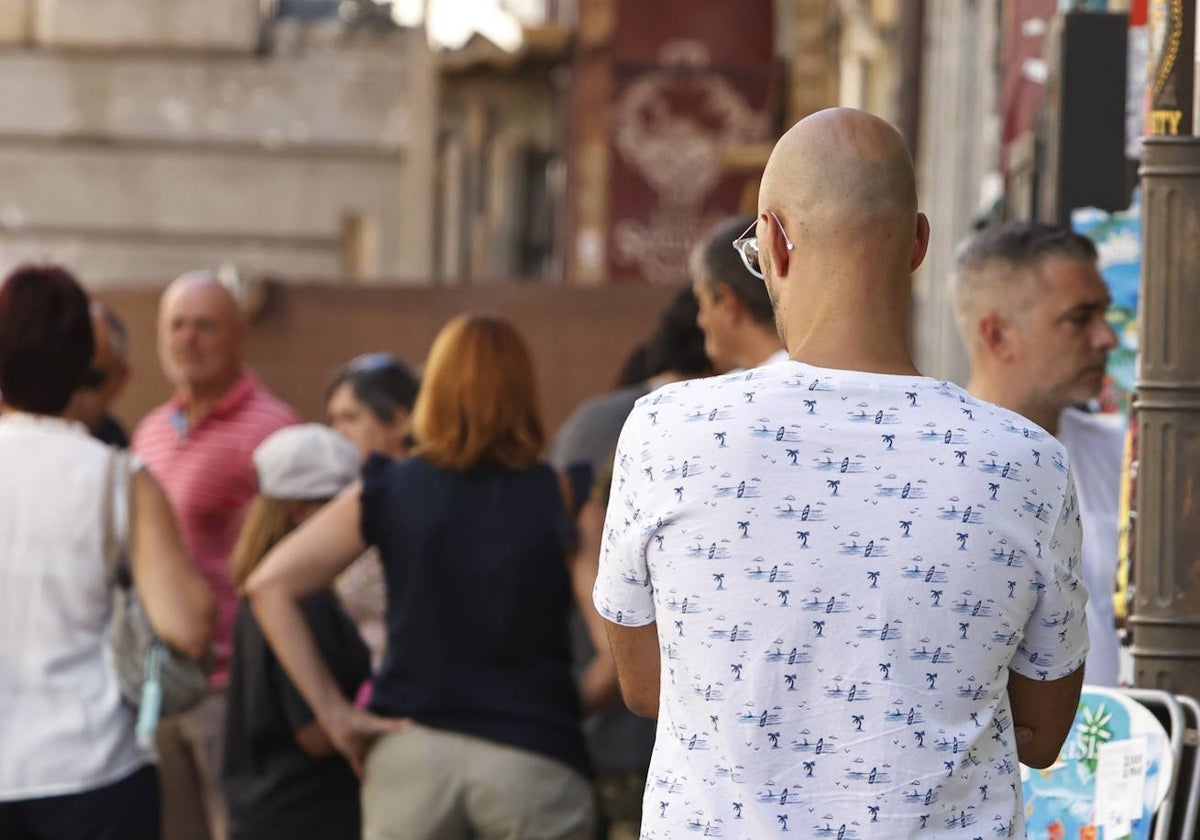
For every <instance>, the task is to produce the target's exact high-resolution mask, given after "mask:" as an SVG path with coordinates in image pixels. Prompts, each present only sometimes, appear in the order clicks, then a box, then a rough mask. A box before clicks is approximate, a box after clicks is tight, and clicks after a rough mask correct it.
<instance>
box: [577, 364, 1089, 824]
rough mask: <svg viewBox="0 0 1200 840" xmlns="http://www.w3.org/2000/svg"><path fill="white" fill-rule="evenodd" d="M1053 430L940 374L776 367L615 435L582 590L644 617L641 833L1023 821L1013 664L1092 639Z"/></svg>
mask: <svg viewBox="0 0 1200 840" xmlns="http://www.w3.org/2000/svg"><path fill="white" fill-rule="evenodd" d="M1076 507H1077V505H1076V500H1075V491H1074V487H1073V484H1072V481H1071V476H1070V471H1069V468H1068V465H1067V459H1066V452H1065V450H1064V448H1063V447H1062V446H1061V445H1060V444H1059V443H1058V442H1057V441H1056V440H1055V439H1054V438H1053V437H1051V436H1050V435H1049V434H1047V433H1046V432H1045V431H1043V430H1042V429H1041V428H1039V427H1037V426H1035V425H1033V424H1032V423H1030V422H1028V421H1026V420H1025V419H1023V418H1021V417H1019V416H1018V415H1016V414H1013V413H1011V412H1009V411H1006V410H1004V409H1001V408H998V407H996V406H993V405H990V404H987V403H982V402H980V401H978V400H976V399H974V398H972V397H971V396H970V395H968V394H967V393H966V392H965V391H963V390H962V389H960V388H958V387H957V386H955V385H952V384H949V383H941V382H937V381H935V380H932V379H927V378H922V377H915V376H885V375H877V374H866V373H859V372H853V371H837V370H828V369H821V368H813V367H810V366H807V365H804V364H801V363H799V362H784V363H780V364H778V365H773V366H769V367H764V368H758V369H755V370H751V371H747V372H743V373H737V374H730V375H726V376H723V377H718V378H714V379H707V380H693V381H690V382H683V383H678V384H676V385H672V386H668V387H666V388H663V389H661V390H659V391H657V392H655V393H653V394H650V395H648V396H646V397H644V398H643V399H642V400H640V401H639V402H638V404H637V406H636V407H635V408H634V410H633V413H632V414H631V415H630V417H629V420H628V422H627V423H626V425H625V428H624V431H623V432H622V435H621V442H620V445H619V447H618V450H617V456H616V463H615V468H614V480H613V487H612V497H611V501H610V504H609V509H608V517H607V520H606V524H605V536H604V550H603V554H602V557H601V563H600V573H599V577H598V578H597V581H596V589H595V602H596V606H597V608H598V609H599V610H600V612H601V614H602V615H604V616H605V618H607V619H608V620H609V621H612V622H615V623H617V624H623V625H627V626H642V625H645V624H648V623H650V622H654V621H657V630H658V637H659V643H660V648H661V652H662V671H661V685H662V688H661V699H660V702H659V720H658V731H657V741H656V744H655V749H654V756H653V760H652V763H651V767H650V775H649V779H648V781H647V785H646V793H645V799H644V813H643V822H642V837H643V838H644V839H645V840H662V839H663V838H685V837H724V838H736V840H742V838H754V840H761V838H763V837H765V836H768V835H772V836H773V835H776V834H778V833H781V832H788V836H791V835H793V834H800V835H801V836H805V837H818V838H834V840H868V838H888V840H899V838H908V837H913V838H942V837H954V838H960V837H961V838H967V840H970V838H975V837H980V838H983V837H987V838H992V837H1009V836H1012V837H1023V836H1024V824H1023V820H1022V811H1021V799H1020V778H1019V774H1018V769H1017V753H1016V744H1015V742H1014V740H1013V729H1012V727H1013V723H1012V712H1011V708H1010V705H1009V701H1008V695H1007V691H1006V684H1007V679H1008V671H1009V669H1010V668H1011V669H1013V670H1014V671H1016V672H1018V673H1020V674H1022V675H1024V676H1027V677H1029V678H1032V679H1042V680H1056V679H1059V678H1062V677H1065V676H1067V675H1068V674H1070V673H1072V672H1073V671H1075V670H1076V669H1077V668H1079V667H1080V666H1081V664H1082V663H1083V661H1084V658H1085V656H1086V653H1087V644H1088V643H1087V625H1086V619H1085V615H1084V604H1085V602H1086V600H1087V592H1086V590H1085V588H1084V586H1083V583H1082V582H1081V578H1080V574H1079V569H1078V557H1079V548H1080V525H1079V517H1078V512H1077V510H1076Z"/></svg>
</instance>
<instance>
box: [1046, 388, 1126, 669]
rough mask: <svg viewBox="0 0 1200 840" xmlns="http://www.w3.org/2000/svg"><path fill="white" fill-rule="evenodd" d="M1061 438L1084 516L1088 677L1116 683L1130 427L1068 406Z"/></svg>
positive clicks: (1060, 427)
mask: <svg viewBox="0 0 1200 840" xmlns="http://www.w3.org/2000/svg"><path fill="white" fill-rule="evenodd" d="M1058 439H1059V440H1060V441H1062V443H1063V445H1064V446H1066V447H1067V452H1068V454H1069V455H1070V456H1071V472H1072V474H1073V475H1074V476H1075V486H1076V488H1077V489H1078V491H1079V511H1080V513H1081V515H1082V517H1083V579H1084V582H1085V583H1086V584H1087V588H1088V592H1090V593H1091V594H1092V597H1091V598H1089V599H1088V603H1087V619H1088V635H1089V636H1090V637H1091V642H1092V647H1091V650H1090V651H1089V652H1088V658H1087V666H1086V670H1085V671H1084V680H1085V681H1086V682H1087V683H1088V684H1089V685H1104V686H1114V685H1117V684H1118V682H1119V679H1118V664H1117V663H1118V652H1119V650H1120V644H1119V643H1118V639H1117V631H1116V629H1115V626H1114V621H1115V617H1114V615H1113V600H1112V593H1113V589H1114V588H1115V587H1116V583H1117V531H1118V528H1119V526H1120V518H1119V517H1120V496H1121V464H1122V461H1123V460H1124V453H1125V427H1124V425H1123V424H1115V423H1114V422H1112V418H1109V417H1098V416H1096V415H1094V414H1088V413H1087V412H1084V411H1078V410H1076V409H1073V408H1068V409H1067V410H1066V411H1064V412H1063V413H1062V414H1061V415H1060V416H1059V418H1058Z"/></svg>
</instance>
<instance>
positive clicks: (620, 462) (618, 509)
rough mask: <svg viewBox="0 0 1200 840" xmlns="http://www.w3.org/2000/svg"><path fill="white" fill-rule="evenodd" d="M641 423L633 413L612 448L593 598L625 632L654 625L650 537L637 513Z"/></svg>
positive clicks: (642, 502)
mask: <svg viewBox="0 0 1200 840" xmlns="http://www.w3.org/2000/svg"><path fill="white" fill-rule="evenodd" d="M640 418H641V411H640V410H639V409H638V408H635V409H634V411H633V413H632V414H630V415H629V418H628V419H627V420H626V421H625V426H624V428H623V429H622V430H621V437H620V440H619V442H618V443H617V452H616V456H615V457H614V460H613V471H612V487H611V491H610V494H609V500H608V513H607V514H606V515H605V518H604V538H603V543H602V548H601V551H600V568H599V572H598V573H597V575H596V586H595V589H594V590H593V592H592V600H593V602H594V603H595V605H596V610H597V611H598V612H599V613H600V615H602V616H604V618H606V619H607V620H609V621H611V622H612V623H614V624H621V625H625V626H628V627H641V626H643V625H646V624H650V623H651V622H652V621H654V620H655V610H654V589H653V586H652V585H651V578H650V569H649V565H648V563H647V561H646V546H647V544H648V542H649V539H650V534H649V533H648V532H647V531H646V529H645V527H644V520H645V517H644V515H643V513H642V511H643V509H644V508H645V507H646V505H647V503H648V499H647V498H646V491H647V489H648V488H647V486H646V484H645V480H644V473H643V471H642V468H641V460H642V452H643V451H644V447H645V445H646V441H645V440H644V439H643V438H642V434H641V431H640V429H641V423H640Z"/></svg>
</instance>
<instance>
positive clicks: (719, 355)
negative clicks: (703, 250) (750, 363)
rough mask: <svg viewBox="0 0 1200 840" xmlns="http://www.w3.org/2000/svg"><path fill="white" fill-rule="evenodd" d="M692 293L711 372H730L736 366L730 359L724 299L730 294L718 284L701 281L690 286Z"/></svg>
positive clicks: (728, 324)
mask: <svg viewBox="0 0 1200 840" xmlns="http://www.w3.org/2000/svg"><path fill="white" fill-rule="evenodd" d="M692 291H694V292H695V293H696V305H697V307H698V311H697V313H696V326H698V327H699V328H700V331H701V332H703V333H704V353H705V355H706V356H708V360H709V361H710V362H712V366H713V370H714V371H715V372H716V373H725V372H726V371H729V370H732V369H733V368H734V367H736V365H735V364H734V363H733V360H732V359H731V358H730V350H729V330H730V328H731V326H730V318H729V312H728V311H727V310H728V307H727V301H726V300H725V299H724V298H725V297H726V296H728V295H730V294H731V292H729V291H728V290H727V289H723V288H722V287H721V286H720V285H719V284H717V285H713V286H709V284H708V283H706V282H704V281H703V280H697V281H696V282H695V283H694V284H693V285H692Z"/></svg>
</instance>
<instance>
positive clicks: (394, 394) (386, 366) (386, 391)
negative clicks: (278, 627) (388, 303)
mask: <svg viewBox="0 0 1200 840" xmlns="http://www.w3.org/2000/svg"><path fill="white" fill-rule="evenodd" d="M420 384H421V381H420V380H419V379H418V378H417V375H416V374H415V373H413V371H412V369H411V368H409V366H408V365H406V364H404V363H403V362H402V361H400V360H399V359H397V358H396V357H395V356H393V355H391V354H390V353H366V354H364V355H362V356H358V357H356V358H354V359H352V360H351V361H350V362H348V363H347V364H345V365H343V366H342V367H340V368H338V370H337V371H336V372H335V373H334V374H333V377H332V378H331V379H330V380H329V385H328V386H327V387H326V389H325V411H326V414H327V415H328V417H329V425H330V426H331V427H333V429H335V430H336V431H338V432H341V433H342V435H344V436H345V437H346V438H347V439H348V440H349V441H350V442H351V443H353V444H354V446H355V447H356V448H357V449H358V451H359V453H360V454H361V455H362V458H363V460H366V459H367V458H369V457H370V456H371V455H373V454H379V455H385V456H387V457H388V458H404V457H406V456H407V455H408V445H409V442H410V441H409V437H408V419H409V416H410V415H411V414H412V409H413V403H414V402H415V401H416V399H417V389H418V388H419V387H420ZM336 588H337V593H338V597H339V598H341V601H342V605H343V606H344V607H345V608H346V612H348V613H350V617H351V618H353V619H354V623H355V625H356V626H357V627H358V632H359V633H360V634H361V635H362V637H363V639H364V640H365V641H366V643H367V646H368V647H369V648H370V649H371V663H372V664H373V666H374V667H376V668H378V667H379V664H380V663H381V662H382V661H383V654H384V651H385V650H386V649H387V625H386V623H385V621H384V610H385V608H386V605H387V598H386V596H385V595H384V582H383V569H382V568H381V567H380V565H379V552H377V551H375V550H374V549H371V550H370V551H367V552H366V553H365V554H363V556H362V557H360V558H358V560H356V561H355V562H353V563H351V564H350V566H349V567H348V568H347V569H346V570H345V571H344V572H342V574H340V575H339V576H338V579H337V586H336Z"/></svg>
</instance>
